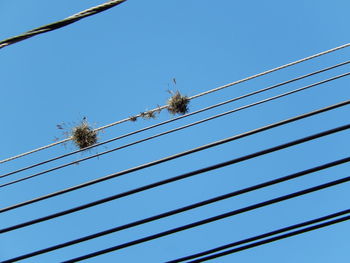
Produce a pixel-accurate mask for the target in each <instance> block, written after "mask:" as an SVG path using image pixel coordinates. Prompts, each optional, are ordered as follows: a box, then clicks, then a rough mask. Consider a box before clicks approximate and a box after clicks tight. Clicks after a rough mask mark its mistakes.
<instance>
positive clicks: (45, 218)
mask: <svg viewBox="0 0 350 263" xmlns="http://www.w3.org/2000/svg"><path fill="white" fill-rule="evenodd" d="M349 128H350V124H347V125H343V126H339V127H337V128H334V129H330V130H326V131H323V132H320V133H316V134H313V135H310V136H307V137H303V138H301V139H297V140H294V141H290V142H288V143H284V144H280V145H277V146H274V147H271V148H268V149H265V150H262V151H258V152H255V153H252V154H248V155H244V156H242V157H238V158H234V159H232V160H229V161H226V162H222V163H218V164H215V165H211V166H208V167H205V168H202V169H198V170H195V171H192V172H188V173H185V174H182V175H179V176H176V177H173V178H169V179H165V180H163V181H159V182H156V183H153V184H149V185H146V186H142V187H139V188H135V189H132V190H129V191H126V192H123V193H119V194H116V195H113V196H109V197H106V198H103V199H100V200H97V201H94V202H90V203H87V204H84V205H80V206H77V207H74V208H71V209H67V210H64V211H61V212H57V213H54V214H51V215H48V216H44V217H41V218H37V219H33V220H30V221H27V222H24V223H20V224H17V225H14V226H10V227H6V228H3V229H0V233H5V232H9V231H12V230H15V229H19V228H22V227H26V226H29V225H33V224H37V223H39V222H44V221H47V220H51V219H53V218H57V217H60V216H64V215H67V214H71V213H75V212H77V211H80V210H83V209H87V208H90V207H93V206H97V205H100V204H103V203H106V202H110V201H112V200H116V199H119V198H122V197H125V196H129V195H132V194H135V193H139V192H142V191H145V190H149V189H151V188H155V187H158V186H160V185H164V184H167V183H170V182H174V181H178V180H182V179H185V178H188V177H191V176H194V175H198V174H202V173H205V172H209V171H213V170H216V169H219V168H222V167H225V166H229V165H232V164H236V163H239V162H243V161H246V160H249V159H253V158H256V157H258V156H262V155H265V154H268V153H272V152H276V151H279V150H282V149H285V148H288V147H291V146H295V145H298V144H302V143H304V142H307V141H311V140H314V139H317V138H321V137H324V136H327V135H331V134H334V133H337V132H340V131H344V130H347V129H349ZM75 187H76V186H75ZM69 189H72V188H68V189H65V190H63V191H67V190H69ZM63 191H59V192H56V193H52V194H49V195H46V196H42V197H39V198H35V199H32V200H29V201H26V202H23V203H18V204H15V205H12V206H9V207H5V208H2V209H1V210H0V211H1V212H2V213H3V212H6V211H9V210H13V209H15V208H19V207H22V206H25V205H28V204H31V203H34V202H38V201H41V200H44V199H48V198H50V197H52V196H55V195H57V194H58V193H62V192H63Z"/></svg>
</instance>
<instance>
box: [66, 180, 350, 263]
mask: <svg viewBox="0 0 350 263" xmlns="http://www.w3.org/2000/svg"><path fill="white" fill-rule="evenodd" d="M349 181H350V176H348V177H345V178H342V179H338V180H334V181H331V182H328V183H325V184H321V185H318V186H314V187H311V188H307V189H304V190H301V191H298V192H294V193H291V194H288V195H283V196H280V197H277V198H273V199H270V200H268V201H264V202H260V203H257V204H254V205H250V206H246V207H244V208H240V209H237V210H233V211H230V212H227V213H224V214H220V215H217V216H214V217H210V218H206V219H203V220H200V221H197V222H194V223H190V224H187V225H184V226H180V227H176V228H173V229H170V230H167V231H163V232H160V233H157V234H154V235H151V236H147V237H143V238H140V239H136V240H133V241H130V242H126V243H123V244H120V245H117V246H113V247H109V248H106V249H103V250H99V251H96V252H93V253H90V254H87V255H84V256H81V257H76V258H74V259H70V260H67V261H64V262H63V263H68V262H78V261H81V260H85V259H88V258H92V257H96V256H99V255H102V254H106V253H110V252H112V251H116V250H120V249H123V248H126V247H130V246H134V245H137V244H141V243H144V242H148V241H151V240H154V239H158V238H161V237H164V236H168V235H171V234H175V233H178V232H180V231H184V230H188V229H191V228H194V227H198V226H201V225H205V224H208V223H212V222H215V221H218V220H221V219H224V218H228V217H231V216H235V215H238V214H242V213H245V212H248V211H252V210H255V209H258V208H261V207H265V206H268V205H272V204H276V203H279V202H282V201H285V200H289V199H292V198H295V197H298V196H302V195H305V194H309V193H312V192H316V191H319V190H322V189H325V188H329V187H332V186H335V185H339V184H342V183H345V182H349Z"/></svg>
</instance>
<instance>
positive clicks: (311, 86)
mask: <svg viewBox="0 0 350 263" xmlns="http://www.w3.org/2000/svg"><path fill="white" fill-rule="evenodd" d="M348 75H350V72H347V73H345V74H341V75H338V76H335V77H332V78H329V79H326V80H323V81H319V82H316V83H314V84H311V85H307V86H304V87H301V88H298V89H295V90H292V91H288V92H285V93H282V94H279V95H276V96H273V97H269V98H267V99H263V100H260V101H258V102H255V103H251V104H248V105H245V106H242V107H239V108H235V109H233V110H230V111H227V112H224V113H220V114H217V115H214V116H211V117H208V118H205V119H202V120H200V121H196V122H193V123H190V124H187V125H184V126H181V127H178V128H174V129H171V130H168V131H165V132H161V133H158V134H156V135H152V136H150V137H147V138H144V139H141V140H137V141H134V142H131V143H128V144H125V145H122V146H119V147H116V148H113V149H110V150H107V151H104V152H101V153H97V154H94V155H90V156H87V157H84V158H82V159H78V160H76V161H72V162H69V163H65V164H62V165H59V166H56V167H53V168H50V169H47V170H45V171H42V172H38V173H35V174H32V175H29V176H26V177H22V178H19V179H16V180H13V181H10V182H6V183H3V184H0V188H2V187H6V186H9V185H12V184H16V183H19V182H22V181H25V180H28V179H31V178H34V177H38V176H40V175H43V174H46V173H49V172H52V171H55V170H58V169H62V168H64V167H68V166H70V165H73V164H76V163H81V162H83V161H86V160H90V159H93V158H96V157H99V156H101V155H104V154H108V153H111V152H114V151H117V150H121V149H124V148H127V147H130V146H133V145H136V144H139V143H142V142H145V141H149V140H152V139H155V138H158V137H161V136H163V135H167V134H170V133H173V132H176V131H179V130H183V129H186V128H189V127H192V126H195V125H198V124H201V123H204V122H207V121H210V120H213V119H216V118H219V117H222V116H225V115H228V114H232V113H235V112H238V111H241V110H244V109H247V108H250V107H254V106H257V105H260V104H263V103H266V102H269V101H272V100H275V99H279V98H282V97H285V96H288V95H291V94H294V93H297V92H300V91H303V90H306V89H309V88H313V87H316V86H318V85H321V84H324V83H327V82H330V81H333V80H336V79H339V78H342V77H345V76H348Z"/></svg>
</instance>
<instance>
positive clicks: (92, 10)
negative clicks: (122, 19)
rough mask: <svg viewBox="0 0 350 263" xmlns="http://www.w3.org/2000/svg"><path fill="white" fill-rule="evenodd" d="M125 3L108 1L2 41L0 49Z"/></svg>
mask: <svg viewBox="0 0 350 263" xmlns="http://www.w3.org/2000/svg"><path fill="white" fill-rule="evenodd" d="M125 1H126V0H109V1H108V2H106V3H104V4H101V5H98V6H95V7H91V8H89V9H86V10H84V11H82V12H79V13H77V14H74V15H72V16H70V17H67V18H65V19H63V20H60V21H57V22H54V23H51V24H48V25H45V26H41V27H38V28H35V29H32V30H30V31H28V32H26V33H23V34H21V35H18V36H14V37H11V38H8V39H5V40H2V41H0V49H1V48H3V47H7V46H9V45H12V44H15V43H17V42H20V41H22V40H25V39H28V38H30V37H33V36H36V35H39V34H43V33H46V32H50V31H53V30H56V29H59V28H62V27H65V26H68V25H70V24H72V23H74V22H77V21H79V20H80V19H83V18H85V17H88V16H92V15H95V14H98V13H101V12H103V11H106V10H108V9H110V8H112V7H115V6H117V5H119V4H121V3H123V2H125Z"/></svg>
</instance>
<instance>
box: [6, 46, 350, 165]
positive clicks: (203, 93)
mask: <svg viewBox="0 0 350 263" xmlns="http://www.w3.org/2000/svg"><path fill="white" fill-rule="evenodd" d="M349 46H350V43H347V44H344V45H341V46H338V47H335V48H332V49H329V50H326V51H323V52H320V53H317V54H314V55H312V56H309V57H305V58H303V59H300V60H297V61H294V62H291V63H287V64H285V65H282V66H279V67H276V68H273V69H270V70H267V71H264V72H261V73H258V74H255V75H252V76H249V77H246V78H243V79H240V80H238V81H234V82H232V83H229V84H226V85H223V86H220V87H217V88H214V89H211V90H208V91H205V92H202V93H199V94H197V95H194V96H192V97H190V99H195V98H198V97H201V96H204V95H207V94H210V93H213V92H216V91H219V90H222V89H225V88H228V87H231V86H234V85H237V84H240V83H243V82H246V81H248V80H252V79H255V78H258V77H261V76H264V75H267V74H270V73H272V72H275V71H278V70H281V69H284V68H287V67H290V66H293V65H296V64H299V63H302V62H305V61H307V60H311V59H314V58H316V57H320V56H323V55H326V54H329V53H332V52H335V51H337V50H340V49H343V48H346V47H349ZM165 108H167V106H166V105H165V106H161V107H158V108H155V109H153V110H151V111H157V110H161V109H165ZM139 116H140V115H136V117H139ZM129 120H130V117H129V118H126V119H122V120H119V121H116V122H113V123H110V124H108V125H105V126H102V127H99V128H97V129H95V131H99V130H103V129H106V128H109V127H112V126H115V125H117V124H120V123H123V122H126V121H129ZM71 139H72V138H71V137H69V138H67V139H64V140H61V141H57V142H55V143H52V144H48V145H46V146H42V147H39V148H36V149H34V150H31V151H28V152H25V153H22V154H18V155H16V156H13V157H9V158H6V159H3V160H0V164H1V163H5V162H8V161H11V160H14V159H17V158H20V157H23V156H26V155H29V154H32V153H35V152H38V151H41V150H44V149H47V148H50V147H53V146H56V145H58V144H62V143H64V142H67V141H70V140H71Z"/></svg>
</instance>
